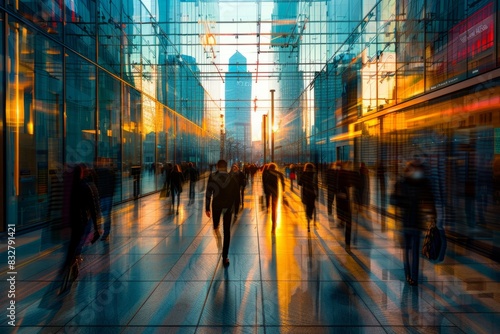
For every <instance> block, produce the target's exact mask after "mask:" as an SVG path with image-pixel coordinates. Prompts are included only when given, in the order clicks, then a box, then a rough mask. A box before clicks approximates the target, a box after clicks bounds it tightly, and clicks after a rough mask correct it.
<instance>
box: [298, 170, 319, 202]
mask: <svg viewBox="0 0 500 334" xmlns="http://www.w3.org/2000/svg"><path fill="white" fill-rule="evenodd" d="M298 185H299V186H302V190H301V198H302V203H304V204H306V205H308V204H314V201H315V200H316V197H317V196H318V177H317V174H316V173H315V172H311V171H306V172H303V173H302V177H301V178H300V181H298Z"/></svg>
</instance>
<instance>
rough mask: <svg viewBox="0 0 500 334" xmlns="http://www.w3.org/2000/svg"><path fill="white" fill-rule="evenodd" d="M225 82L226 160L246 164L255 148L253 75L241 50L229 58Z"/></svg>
mask: <svg viewBox="0 0 500 334" xmlns="http://www.w3.org/2000/svg"><path fill="white" fill-rule="evenodd" d="M225 83H226V89H225V91H226V97H225V101H226V103H225V114H226V150H227V151H228V153H229V154H228V155H227V158H228V160H230V161H231V162H236V161H244V162H246V161H248V159H249V158H250V157H251V149H252V126H251V125H252V124H251V123H252V120H251V118H252V117H251V101H252V98H251V95H252V73H250V72H248V71H247V59H246V58H245V57H244V56H243V55H242V54H241V53H240V52H239V51H236V53H235V54H234V55H233V56H231V58H229V68H228V72H227V73H226V79H225Z"/></svg>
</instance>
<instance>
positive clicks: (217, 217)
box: [212, 208, 222, 230]
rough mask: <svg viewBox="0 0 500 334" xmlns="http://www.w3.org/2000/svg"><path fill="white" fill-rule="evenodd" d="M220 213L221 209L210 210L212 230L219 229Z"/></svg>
mask: <svg viewBox="0 0 500 334" xmlns="http://www.w3.org/2000/svg"><path fill="white" fill-rule="evenodd" d="M221 213H222V209H218V208H212V223H213V226H214V230H216V229H218V228H219V223H220V216H221Z"/></svg>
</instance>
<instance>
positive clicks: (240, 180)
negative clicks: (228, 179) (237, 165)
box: [229, 170, 247, 188]
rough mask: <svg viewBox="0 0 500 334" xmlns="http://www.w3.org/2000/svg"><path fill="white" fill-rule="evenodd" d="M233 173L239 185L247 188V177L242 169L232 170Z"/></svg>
mask: <svg viewBox="0 0 500 334" xmlns="http://www.w3.org/2000/svg"><path fill="white" fill-rule="evenodd" d="M229 174H231V175H232V176H233V177H234V178H235V179H236V182H237V183H238V186H239V187H240V188H245V187H246V185H247V178H246V176H245V173H243V172H242V171H240V170H239V171H237V172H231V173H229Z"/></svg>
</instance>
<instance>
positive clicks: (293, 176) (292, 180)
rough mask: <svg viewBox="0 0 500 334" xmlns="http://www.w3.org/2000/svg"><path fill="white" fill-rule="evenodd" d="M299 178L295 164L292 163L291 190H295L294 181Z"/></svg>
mask: <svg viewBox="0 0 500 334" xmlns="http://www.w3.org/2000/svg"><path fill="white" fill-rule="evenodd" d="M296 178H297V174H296V173H295V166H294V165H293V164H290V190H291V191H293V183H294V182H295V179H296Z"/></svg>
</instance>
